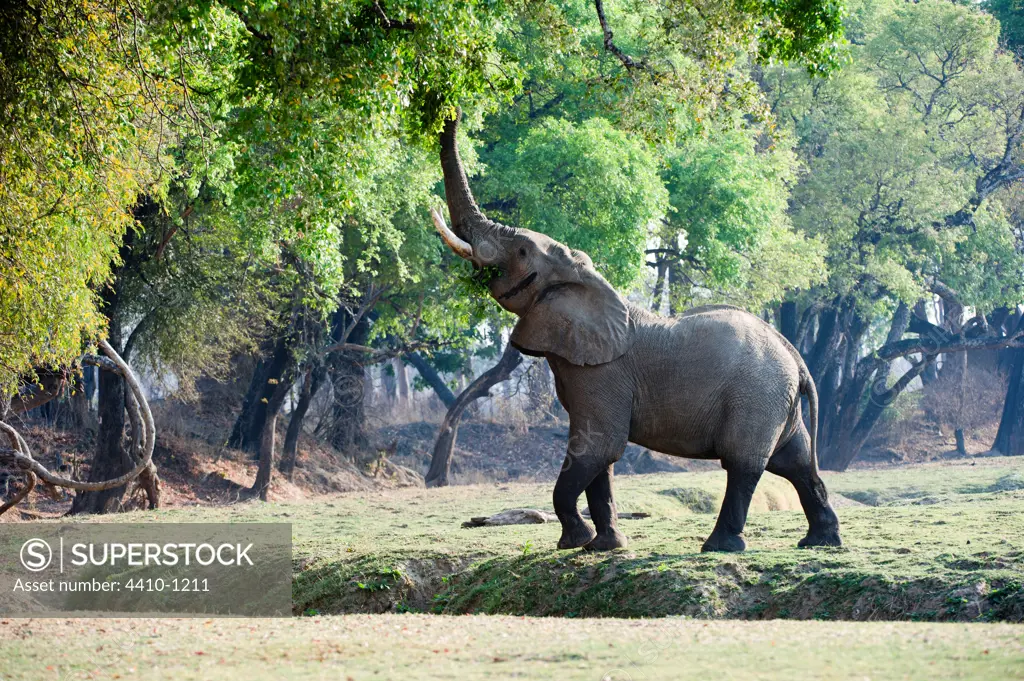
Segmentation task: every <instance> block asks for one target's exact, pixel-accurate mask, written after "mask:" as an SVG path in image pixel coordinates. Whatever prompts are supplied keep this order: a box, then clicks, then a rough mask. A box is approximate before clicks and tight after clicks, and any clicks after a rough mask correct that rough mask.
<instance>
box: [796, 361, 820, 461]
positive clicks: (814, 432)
mask: <svg viewBox="0 0 1024 681" xmlns="http://www.w3.org/2000/svg"><path fill="white" fill-rule="evenodd" d="M801 365H802V366H801V367H800V392H801V393H802V394H804V395H806V396H807V404H808V405H809V408H808V410H807V412H808V413H807V415H808V417H809V420H810V428H809V430H810V433H811V458H812V459H813V460H814V467H815V468H817V467H818V389H817V388H816V387H815V386H814V379H813V378H811V372H810V371H808V370H807V366H806V365H803V362H801Z"/></svg>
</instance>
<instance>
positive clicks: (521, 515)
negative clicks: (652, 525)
mask: <svg viewBox="0 0 1024 681" xmlns="http://www.w3.org/2000/svg"><path fill="white" fill-rule="evenodd" d="M583 517H584V518H589V517H590V511H589V507H588V508H585V509H583ZM650 517H651V514H650V513H643V512H640V513H619V514H618V518H619V520H641V519H643V518H650ZM554 522H558V516H556V515H555V514H554V513H552V512H551V511H541V510H540V509H536V508H510V509H509V510H507V511H502V512H501V513H495V514H494V515H490V516H479V517H476V518H470V519H469V520H467V521H466V522H464V523H462V526H463V527H498V526H501V525H540V524H542V523H554Z"/></svg>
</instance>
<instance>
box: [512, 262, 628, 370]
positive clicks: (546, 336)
mask: <svg viewBox="0 0 1024 681" xmlns="http://www.w3.org/2000/svg"><path fill="white" fill-rule="evenodd" d="M578 271H579V277H578V281H574V282H571V283H563V284H558V285H556V286H553V287H551V288H549V289H547V290H546V291H545V292H544V293H543V294H542V295H541V297H540V299H539V300H538V301H537V302H536V303H534V305H533V307H531V308H530V311H529V312H527V313H526V314H525V315H523V317H522V318H521V319H520V320H519V323H518V324H516V327H515V329H513V330H512V336H511V338H510V339H509V340H510V341H511V343H512V345H513V346H514V347H516V348H517V349H518V350H519V351H520V352H522V353H524V354H527V355H534V356H543V355H545V354H549V353H550V354H553V355H558V356H559V357H562V358H563V359H566V360H568V361H569V362H572V363H573V364H578V365H581V366H582V365H587V364H591V365H592V364H604V363H605V362H610V361H612V360H613V359H616V358H618V357H620V356H622V355H623V354H625V352H626V351H627V350H629V347H630V346H631V345H632V344H633V325H632V322H631V320H630V317H629V308H628V307H627V306H626V301H625V300H624V299H623V298H622V296H620V295H619V294H618V292H616V290H615V289H614V288H612V286H611V284H609V283H608V282H607V281H605V280H604V277H602V276H601V275H600V274H598V273H597V272H596V271H594V270H591V269H589V268H581V269H580V270H578Z"/></svg>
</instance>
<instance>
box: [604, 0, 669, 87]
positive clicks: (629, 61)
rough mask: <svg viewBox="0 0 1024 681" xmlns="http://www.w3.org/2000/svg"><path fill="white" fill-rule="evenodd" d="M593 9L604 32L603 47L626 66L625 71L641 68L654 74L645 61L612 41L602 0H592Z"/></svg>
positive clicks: (612, 35)
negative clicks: (627, 52)
mask: <svg viewBox="0 0 1024 681" xmlns="http://www.w3.org/2000/svg"><path fill="white" fill-rule="evenodd" d="M594 9H596V10H597V20H598V21H600V22H601V31H602V32H603V33H604V49H605V50H607V51H608V52H611V53H612V54H614V55H615V57H616V59H618V60H619V61H620V62H622V65H623V66H624V67H626V70H627V71H631V70H641V71H647V72H648V73H650V74H651V75H656V74H655V73H654V71H653V70H652V69H651V67H650V66H649V65H648V64H647V61H646V60H644V59H641V60H640V61H637V60H636V59H633V58H632V57H630V56H629V55H628V54H626V53H625V52H623V51H622V50H620V49H619V48H618V46H617V45H616V44H615V43H614V42H613V41H612V38H613V37H614V34H613V33H612V29H611V28H609V27H608V19H607V18H606V17H605V15H604V2H602V0H594Z"/></svg>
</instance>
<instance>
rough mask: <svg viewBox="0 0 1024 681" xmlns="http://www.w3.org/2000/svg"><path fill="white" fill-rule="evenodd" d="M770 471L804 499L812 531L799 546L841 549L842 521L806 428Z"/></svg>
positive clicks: (771, 464) (785, 447)
mask: <svg viewBox="0 0 1024 681" xmlns="http://www.w3.org/2000/svg"><path fill="white" fill-rule="evenodd" d="M767 470H768V472H769V473H774V474H775V475H778V476H781V477H783V478H785V479H787V480H789V481H790V482H791V483H792V484H793V487H795V488H796V492H797V494H798V495H799V496H800V505H801V506H803V508H804V515H805V516H807V523H808V525H809V528H808V530H807V536H806V537H804V538H803V539H801V540H800V543H799V546H801V547H808V546H841V545H842V543H843V542H842V539H840V537H839V518H838V517H837V516H836V513H835V511H833V510H832V506H831V505H830V504H829V503H828V490H826V489H825V483H824V482H822V480H821V477H820V476H819V475H818V467H817V465H815V461H814V457H813V455H812V454H811V438H810V436H809V435H808V434H807V429H806V428H804V427H803V425H801V426H800V430H799V431H798V432H797V433H796V435H794V436H793V438H792V439H791V440H790V441H789V442H787V443H786V444H785V445H783V446H782V447H781V448H780V449H779V450H778V451H777V452H775V453H774V454H773V455H772V457H771V458H770V459H769V460H768V466H767Z"/></svg>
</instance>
